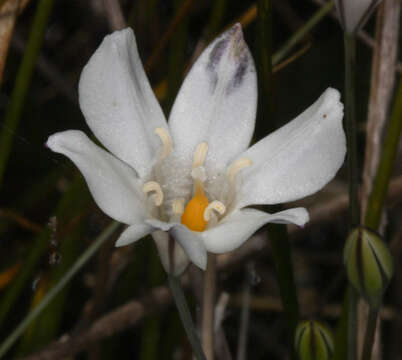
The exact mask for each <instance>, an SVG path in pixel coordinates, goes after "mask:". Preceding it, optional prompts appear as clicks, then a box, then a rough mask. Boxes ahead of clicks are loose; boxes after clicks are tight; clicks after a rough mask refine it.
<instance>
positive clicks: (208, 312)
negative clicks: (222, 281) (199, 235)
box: [201, 253, 216, 360]
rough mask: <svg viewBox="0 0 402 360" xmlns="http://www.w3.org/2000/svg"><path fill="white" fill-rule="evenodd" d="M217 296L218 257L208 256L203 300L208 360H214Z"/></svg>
mask: <svg viewBox="0 0 402 360" xmlns="http://www.w3.org/2000/svg"><path fill="white" fill-rule="evenodd" d="M215 294H216V255H215V254H211V253H210V254H208V264H207V269H206V271H205V273H204V289H203V298H202V323H201V337H202V347H203V349H204V351H205V354H206V356H207V359H208V360H213V359H214V355H215V354H214V349H215V342H214V337H215V334H214V320H215V316H214V315H215Z"/></svg>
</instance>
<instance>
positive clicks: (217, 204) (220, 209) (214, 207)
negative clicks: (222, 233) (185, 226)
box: [204, 200, 226, 221]
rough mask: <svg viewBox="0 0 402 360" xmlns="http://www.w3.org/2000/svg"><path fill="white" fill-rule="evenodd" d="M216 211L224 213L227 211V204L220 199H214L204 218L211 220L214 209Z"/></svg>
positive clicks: (220, 213) (205, 211)
mask: <svg viewBox="0 0 402 360" xmlns="http://www.w3.org/2000/svg"><path fill="white" fill-rule="evenodd" d="M214 210H215V211H216V212H217V213H219V215H223V214H224V213H225V211H226V207H225V205H223V203H221V202H220V201H218V200H214V201H212V202H211V203H210V204H209V205H208V206H207V208H206V209H205V210H204V220H205V221H209V220H210V219H211V213H212V211H214Z"/></svg>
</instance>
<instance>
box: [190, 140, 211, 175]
mask: <svg viewBox="0 0 402 360" xmlns="http://www.w3.org/2000/svg"><path fill="white" fill-rule="evenodd" d="M207 152H208V144H207V143H206V142H202V143H199V144H198V145H197V148H196V149H195V154H194V160H193V169H194V168H197V167H199V166H202V165H203V164H204V161H205V158H206V157H207Z"/></svg>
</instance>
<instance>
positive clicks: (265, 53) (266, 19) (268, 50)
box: [256, 0, 299, 358]
mask: <svg viewBox="0 0 402 360" xmlns="http://www.w3.org/2000/svg"><path fill="white" fill-rule="evenodd" d="M257 10H258V12H257V39H256V40H257V57H256V64H257V70H258V73H259V77H258V92H259V94H264V101H259V103H258V112H257V113H258V121H257V129H256V132H257V133H260V134H266V133H268V132H271V131H273V130H275V129H276V128H277V127H278V125H279V124H277V123H276V121H275V117H274V106H273V97H274V96H273V95H274V84H273V78H272V0H258V2H257ZM286 51H287V50H286ZM286 51H285V52H286ZM283 54H284V53H283ZM270 210H273V209H272V208H270ZM275 210H277V207H276V209H275ZM267 228H268V234H269V240H270V242H271V244H272V252H273V262H274V266H275V270H276V276H277V279H278V283H279V288H280V295H281V300H282V304H283V308H284V312H285V316H286V320H287V323H288V328H289V332H288V335H289V342H290V343H293V338H294V332H295V330H296V326H297V323H298V321H299V304H298V299H297V292H296V286H295V281H294V274H293V264H292V258H291V249H290V242H289V239H288V234H287V229H286V226H284V225H276V224H268V226H267ZM289 348H290V349H291V357H292V358H295V353H294V351H293V349H294V348H293V346H290V347H289Z"/></svg>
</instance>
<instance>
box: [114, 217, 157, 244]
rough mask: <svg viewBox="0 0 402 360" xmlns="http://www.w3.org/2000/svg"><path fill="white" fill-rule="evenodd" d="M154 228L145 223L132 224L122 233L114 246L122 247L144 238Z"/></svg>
mask: <svg viewBox="0 0 402 360" xmlns="http://www.w3.org/2000/svg"><path fill="white" fill-rule="evenodd" d="M153 230H154V228H153V227H152V226H150V225H148V224H145V223H138V224H134V225H131V226H129V227H128V228H127V229H125V230H124V231H123V232H122V233H121V235H120V237H119V238H118V239H117V241H116V244H115V245H114V246H116V247H120V246H125V245H129V244H131V243H133V242H135V241H137V240H140V239H142V238H143V237H144V236H146V235H148V234H150V233H151V232H152V231H153Z"/></svg>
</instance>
